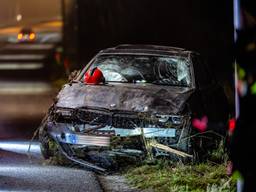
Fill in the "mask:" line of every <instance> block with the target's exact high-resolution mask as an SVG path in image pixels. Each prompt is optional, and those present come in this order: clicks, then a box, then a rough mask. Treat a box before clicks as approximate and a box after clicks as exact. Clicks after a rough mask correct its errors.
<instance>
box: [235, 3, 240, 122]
mask: <svg viewBox="0 0 256 192" xmlns="http://www.w3.org/2000/svg"><path fill="white" fill-rule="evenodd" d="M233 2H234V39H235V42H236V39H237V30H239V29H241V27H242V22H241V16H240V13H241V10H240V0H234V1H233ZM234 73H235V74H234V76H235V77H234V78H235V80H234V81H235V116H236V118H238V117H239V99H238V92H237V84H238V77H237V64H236V61H235V69H234Z"/></svg>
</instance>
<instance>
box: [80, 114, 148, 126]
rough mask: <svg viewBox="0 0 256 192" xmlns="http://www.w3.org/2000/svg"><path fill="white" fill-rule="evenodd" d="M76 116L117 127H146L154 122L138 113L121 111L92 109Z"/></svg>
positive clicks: (83, 120)
mask: <svg viewBox="0 0 256 192" xmlns="http://www.w3.org/2000/svg"><path fill="white" fill-rule="evenodd" d="M76 117H77V118H78V119H79V120H80V121H82V122H84V123H88V124H91V125H109V126H112V127H116V128H126V129H129V128H131V129H132V128H134V127H145V126H146V125H148V124H150V123H152V122H150V121H148V120H147V119H145V118H144V119H143V118H139V117H138V116H137V115H131V114H128V115H127V114H120V113H118V114H117V113H112V114H111V113H104V112H94V111H93V112H92V111H79V112H78V113H77V115H76Z"/></svg>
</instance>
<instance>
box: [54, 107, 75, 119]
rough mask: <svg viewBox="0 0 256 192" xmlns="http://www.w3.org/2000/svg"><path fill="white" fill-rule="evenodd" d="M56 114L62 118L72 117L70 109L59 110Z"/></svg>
mask: <svg viewBox="0 0 256 192" xmlns="http://www.w3.org/2000/svg"><path fill="white" fill-rule="evenodd" d="M55 113H56V114H57V115H59V116H62V117H71V116H72V110H70V109H57V110H56V111H55Z"/></svg>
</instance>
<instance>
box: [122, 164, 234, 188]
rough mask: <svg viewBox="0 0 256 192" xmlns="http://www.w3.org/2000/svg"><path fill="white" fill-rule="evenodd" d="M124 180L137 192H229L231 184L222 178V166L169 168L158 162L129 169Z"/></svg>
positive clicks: (173, 166) (167, 165) (223, 173)
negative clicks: (143, 191)
mask: <svg viewBox="0 0 256 192" xmlns="http://www.w3.org/2000/svg"><path fill="white" fill-rule="evenodd" d="M126 177H127V178H128V181H129V182H130V183H131V184H132V185H133V186H135V187H137V188H139V189H153V190H154V191H159V192H161V191H170V192H176V191H177V192H183V191H184V192H186V191H193V192H203V191H207V192H229V191H235V184H234V181H232V180H231V179H230V178H229V177H228V176H227V175H226V166H225V164H211V163H202V164H196V165H183V164H176V165H172V164H170V163H168V162H164V161H160V162H158V163H157V164H156V165H142V166H139V167H136V168H133V169H130V170H129V171H128V172H127V174H126Z"/></svg>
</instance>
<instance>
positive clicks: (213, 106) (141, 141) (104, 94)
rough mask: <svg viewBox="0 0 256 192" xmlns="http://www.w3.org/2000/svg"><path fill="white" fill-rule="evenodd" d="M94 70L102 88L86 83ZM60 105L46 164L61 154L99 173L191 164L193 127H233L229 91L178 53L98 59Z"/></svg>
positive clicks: (147, 51) (44, 135) (45, 143)
mask: <svg viewBox="0 0 256 192" xmlns="http://www.w3.org/2000/svg"><path fill="white" fill-rule="evenodd" d="M95 68H97V69H98V70H100V71H101V72H102V74H103V76H104V81H102V83H101V84H98V85H93V84H89V83H86V82H85V79H86V78H85V77H86V74H88V73H89V74H92V73H93V72H92V71H95V70H94V69H95ZM55 101H56V102H55V103H54V104H53V105H52V107H51V108H50V110H49V112H48V115H47V116H46V118H45V120H44V121H43V123H42V124H41V126H40V131H39V140H40V142H41V148H42V152H43V154H44V156H45V158H50V157H53V156H55V155H56V151H55V150H54V149H58V152H57V154H59V153H61V155H64V156H65V157H66V158H67V159H69V160H71V161H73V162H76V163H78V164H80V165H83V166H85V167H87V168H90V169H93V170H96V171H100V172H102V171H105V170H106V169H109V168H113V167H119V166H120V162H122V163H124V162H125V163H128V162H131V161H134V162H138V161H139V160H142V159H145V158H159V157H164V158H171V159H178V160H181V159H192V158H193V157H194V156H193V155H194V153H195V151H194V150H193V148H192V146H193V145H192V140H191V138H193V137H192V134H194V133H195V130H193V128H192V126H191V121H192V119H193V118H194V117H196V118H197V117H198V118H200V117H202V116H205V115H206V116H207V118H208V119H209V121H212V122H224V123H225V122H227V120H228V103H227V98H226V96H225V94H224V91H223V89H222V87H221V86H219V84H218V83H217V82H216V80H215V78H214V77H213V76H212V74H211V73H209V70H207V66H206V65H205V64H204V63H203V62H201V61H200V56H199V54H197V53H195V52H193V51H188V50H185V49H182V48H176V47H166V46H154V45H119V46H117V47H114V48H108V49H105V50H103V51H100V52H99V53H98V54H97V55H96V56H95V57H94V58H93V59H92V60H91V61H90V62H89V64H88V65H86V66H85V67H84V69H83V70H82V71H81V72H80V73H78V75H77V76H76V77H75V78H74V79H73V80H72V81H71V82H70V83H68V84H66V85H64V87H63V89H62V90H61V91H60V93H59V94H58V96H57V98H56V100H55ZM209 142H210V141H208V143H207V144H209ZM53 146H55V147H53ZM56 146H57V147H56ZM202 147H204V146H202ZM207 149H208V150H209V148H207ZM120 159H122V160H120Z"/></svg>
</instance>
